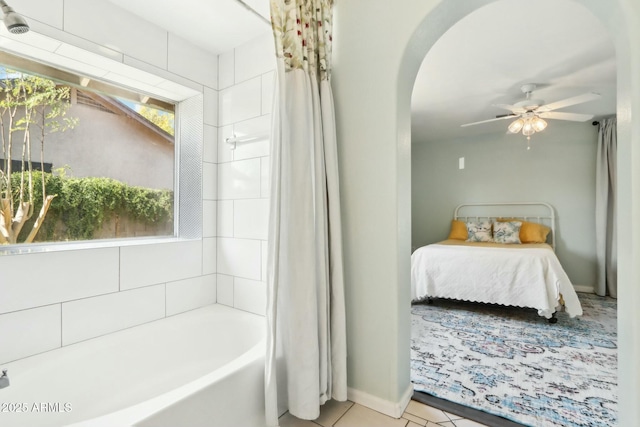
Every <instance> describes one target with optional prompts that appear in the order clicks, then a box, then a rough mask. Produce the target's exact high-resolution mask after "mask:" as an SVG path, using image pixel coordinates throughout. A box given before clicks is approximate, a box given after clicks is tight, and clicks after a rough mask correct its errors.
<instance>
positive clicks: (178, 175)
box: [0, 34, 204, 256]
mask: <svg viewBox="0 0 640 427" xmlns="http://www.w3.org/2000/svg"><path fill="white" fill-rule="evenodd" d="M37 38H39V39H42V38H46V39H48V40H53V39H50V38H49V37H46V36H43V35H40V34H38V35H37ZM12 42H13V43H9V44H8V45H6V44H5V45H2V46H0V58H1V59H0V62H2V63H4V64H6V65H8V66H14V64H17V65H15V66H16V69H18V70H21V71H24V72H25V73H34V74H39V75H43V76H45V77H47V78H51V79H53V80H57V81H60V82H63V83H68V84H70V85H71V86H77V87H79V88H88V89H90V90H95V91H98V92H102V93H106V94H109V96H122V95H124V96H125V97H129V98H131V97H132V94H144V97H145V98H146V97H149V100H147V102H149V103H151V104H156V105H166V106H169V105H171V106H173V107H174V108H173V109H174V117H175V122H174V126H175V144H174V177H173V182H174V189H173V192H174V205H173V210H174V217H173V222H174V227H173V230H174V232H173V236H150V237H129V238H117V239H96V240H78V241H71V242H36V243H27V244H24V243H20V244H14V245H2V246H0V256H4V255H16V254H25V253H38V252H52V251H60V250H79V249H97V248H104V247H120V246H135V245H149V244H159V243H169V242H177V241H188V240H197V239H202V209H203V200H202V173H203V172H202V169H203V168H202V151H203V150H202V146H203V143H202V141H203V132H204V103H203V99H204V97H203V93H202V87H201V86H200V90H197V89H194V88H192V87H187V86H184V85H182V84H180V83H177V82H176V81H175V80H176V79H175V77H177V79H180V76H174V75H171V73H168V72H166V73H165V72H163V74H164V75H163V76H159V75H158V74H153V73H148V72H146V71H143V70H140V69H138V68H134V67H131V66H129V65H126V64H123V63H120V62H117V61H114V60H112V59H108V58H105V57H102V56H100V55H98V54H95V53H91V52H89V51H84V50H83V52H84V54H83V55H82V57H83V58H84V59H86V58H89V61H88V62H94V64H87V65H89V66H90V68H91V69H94V70H98V71H97V72H95V73H93V74H91V73H87V72H86V71H85V70H79V69H74V67H73V65H74V64H73V63H74V62H75V61H74V60H72V59H70V58H67V57H64V56H61V55H58V54H56V53H51V52H38V49H34V48H33V47H31V46H29V47H30V48H29V49H19V52H16V49H15V48H13V47H14V46H18V47H20V45H21V43H20V42H18V41H15V42H14V41H13V40H12ZM59 43H61V44H64V43H63V42H59ZM74 49H79V48H77V47H74ZM24 50H26V51H28V52H29V53H30V54H29V55H25V54H23V53H22V52H23V51H24ZM34 50H35V54H34ZM7 58H10V59H12V60H13V61H14V62H13V63H11V61H7V60H6V59H7ZM44 58H46V59H44ZM27 62H28V63H29V64H33V63H35V64H37V65H41V66H42V67H43V69H46V70H54V71H53V72H52V73H53V74H54V75H53V76H51V75H47V74H42V73H41V72H39V70H29V69H28V68H27V69H25V66H24V64H27ZM85 62H87V61H85ZM21 63H22V64H23V65H21ZM70 63H71V64H72V65H71V66H70V65H69V64H70ZM114 70H115V72H117V73H119V74H123V72H124V73H126V72H127V71H130V72H131V74H133V75H135V76H136V77H138V78H139V79H140V80H144V77H145V75H146V76H148V77H149V80H151V79H156V80H157V79H164V80H167V84H166V85H165V86H170V88H171V90H170V91H166V90H160V88H159V90H158V92H154V91H153V90H149V89H150V88H149V87H148V86H146V87H144V88H142V87H141V86H144V85H143V84H142V83H141V84H140V86H137V85H135V84H131V80H129V82H128V83H129V84H123V83H122V82H118V81H115V80H110V79H109V78H108V76H109V75H110V74H111V73H114ZM162 71H163V70H162ZM98 74H102V75H100V76H98ZM114 75H115V74H114ZM172 77H173V78H172ZM87 80H88V81H87ZM114 92H115V93H114Z"/></svg>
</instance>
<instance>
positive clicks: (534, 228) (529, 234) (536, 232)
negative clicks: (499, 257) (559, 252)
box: [496, 218, 551, 243]
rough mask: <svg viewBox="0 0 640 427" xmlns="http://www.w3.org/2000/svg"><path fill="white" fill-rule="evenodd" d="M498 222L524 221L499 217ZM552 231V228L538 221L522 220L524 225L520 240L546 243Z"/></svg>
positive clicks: (521, 228)
mask: <svg viewBox="0 0 640 427" xmlns="http://www.w3.org/2000/svg"><path fill="white" fill-rule="evenodd" d="M496 221H498V222H507V221H522V220H520V219H518V218H498V219H497V220H496ZM550 232H551V229H550V228H549V227H547V226H546V225H542V224H538V223H536V222H528V221H522V227H520V241H521V242H522V243H546V242H547V236H548V235H549V233H550Z"/></svg>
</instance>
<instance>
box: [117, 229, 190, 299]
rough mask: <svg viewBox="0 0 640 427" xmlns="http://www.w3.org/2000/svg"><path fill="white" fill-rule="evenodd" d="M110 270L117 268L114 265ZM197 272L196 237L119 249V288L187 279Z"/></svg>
mask: <svg viewBox="0 0 640 427" xmlns="http://www.w3.org/2000/svg"><path fill="white" fill-rule="evenodd" d="M114 270H115V271H117V267H116V268H115V269H114ZM201 274H202V242H201V241H200V240H190V241H186V242H171V243H161V244H151V245H137V246H124V247H122V248H120V288H121V289H122V290H124V289H131V288H138V287H142V286H148V285H155V284H158V283H166V282H173V281H176V280H182V279H188V278H191V277H196V276H200V275H201Z"/></svg>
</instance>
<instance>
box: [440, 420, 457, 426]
mask: <svg viewBox="0 0 640 427" xmlns="http://www.w3.org/2000/svg"><path fill="white" fill-rule="evenodd" d="M456 422H457V421H456ZM436 425H437V426H441V427H457V426H456V425H455V424H454V423H453V422H451V421H447V422H446V423H438V424H436Z"/></svg>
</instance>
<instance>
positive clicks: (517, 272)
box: [411, 244, 582, 318]
mask: <svg viewBox="0 0 640 427" xmlns="http://www.w3.org/2000/svg"><path fill="white" fill-rule="evenodd" d="M560 295H562V298H563V299H564V302H565V310H566V312H567V313H568V314H569V316H571V317H574V316H579V315H581V314H582V307H581V305H580V301H579V300H578V296H577V295H576V292H575V290H574V289H573V285H572V284H571V282H570V281H569V277H568V276H567V274H566V273H565V271H564V270H563V268H562V266H561V265H560V262H559V261H558V257H557V256H556V254H555V253H554V252H553V250H552V249H551V247H542V248H541V247H533V248H528V247H517V248H509V247H507V248H503V247H479V246H459V245H451V244H433V245H428V246H423V247H421V248H419V249H417V250H416V251H415V252H414V253H413V255H412V256H411V299H412V301H417V300H421V299H424V298H426V297H441V298H453V299H459V300H466V301H475V302H485V303H495V304H503V305H512V306H518V307H529V308H535V309H537V310H538V314H539V315H541V316H544V317H547V318H550V317H551V315H552V314H553V312H555V311H556V307H558V306H559V301H560Z"/></svg>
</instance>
